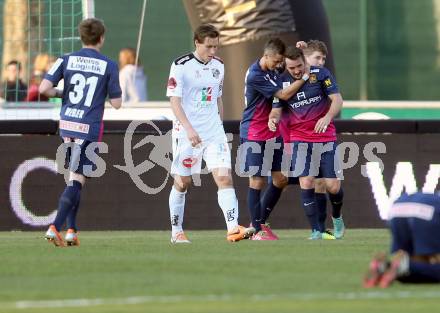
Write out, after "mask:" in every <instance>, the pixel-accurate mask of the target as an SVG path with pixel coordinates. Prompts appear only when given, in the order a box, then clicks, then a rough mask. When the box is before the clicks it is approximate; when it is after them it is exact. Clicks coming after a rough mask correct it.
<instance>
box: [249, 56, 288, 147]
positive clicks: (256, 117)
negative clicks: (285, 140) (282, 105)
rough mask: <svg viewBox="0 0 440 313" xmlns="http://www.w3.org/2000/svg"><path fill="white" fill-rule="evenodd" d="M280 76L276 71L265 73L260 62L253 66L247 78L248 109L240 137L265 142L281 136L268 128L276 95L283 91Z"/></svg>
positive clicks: (276, 103) (276, 104) (277, 105)
mask: <svg viewBox="0 0 440 313" xmlns="http://www.w3.org/2000/svg"><path fill="white" fill-rule="evenodd" d="M281 89H282V87H281V82H280V81H279V75H278V73H277V72H275V71H264V70H263V69H262V68H261V66H260V63H259V61H257V62H255V63H254V64H252V65H251V66H250V67H249V69H248V72H247V73H246V78H245V101H246V103H245V104H246V107H245V109H244V111H243V118H242V120H241V123H240V137H241V138H243V139H248V140H256V141H265V140H268V139H271V138H274V137H278V136H279V132H278V131H277V132H272V131H270V130H269V128H268V127H267V122H268V121H269V113H270V111H271V110H272V106H273V107H279V103H278V102H275V103H274V101H273V100H274V95H275V93H276V92H277V91H278V90H281Z"/></svg>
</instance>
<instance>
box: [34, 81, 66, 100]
mask: <svg viewBox="0 0 440 313" xmlns="http://www.w3.org/2000/svg"><path fill="white" fill-rule="evenodd" d="M38 92H39V93H40V94H42V95H44V96H46V97H48V98H61V97H62V96H63V91H62V90H59V89H56V88H55V87H54V86H53V83H52V82H51V81H50V80H48V79H43V80H42V82H41V83H40V86H39V87H38Z"/></svg>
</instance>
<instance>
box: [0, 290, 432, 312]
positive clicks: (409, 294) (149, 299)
mask: <svg viewBox="0 0 440 313" xmlns="http://www.w3.org/2000/svg"><path fill="white" fill-rule="evenodd" d="M432 298H440V290H436V291H423V292H417V291H396V292H390V291H365V292H340V293H296V294H295V293H294V294H273V295H251V296H236V295H228V294H225V295H204V296H185V295H174V296H139V297H126V298H96V299H63V300H38V301H17V302H15V303H10V302H9V303H1V302H0V306H1V307H3V308H4V307H8V308H15V309H36V308H67V307H91V306H102V305H131V304H143V303H153V302H159V303H179V302H190V301H193V302H214V301H231V300H240V301H246V300H247V301H252V302H262V301H270V300H283V299H284V300H286V299H287V300H299V301H313V300H330V299H333V300H335V299H336V300H346V301H352V300H368V299H378V300H388V299H432Z"/></svg>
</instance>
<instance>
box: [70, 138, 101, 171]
mask: <svg viewBox="0 0 440 313" xmlns="http://www.w3.org/2000/svg"><path fill="white" fill-rule="evenodd" d="M91 143H92V142H91V141H88V140H83V139H75V138H64V142H63V144H64V145H66V148H67V150H66V158H65V168H68V169H69V171H71V172H74V173H77V174H81V175H83V176H85V177H87V178H90V177H92V176H93V175H92V174H91V173H92V172H94V171H96V169H97V165H96V159H97V154H98V148H95V149H92V148H89V151H88V153H86V150H87V147H88V146H89V145H90V144H91Z"/></svg>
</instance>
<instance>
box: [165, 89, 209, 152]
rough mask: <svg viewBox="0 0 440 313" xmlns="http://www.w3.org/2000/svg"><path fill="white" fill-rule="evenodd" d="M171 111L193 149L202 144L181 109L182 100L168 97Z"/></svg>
mask: <svg viewBox="0 0 440 313" xmlns="http://www.w3.org/2000/svg"><path fill="white" fill-rule="evenodd" d="M170 103H171V110H172V111H173V113H174V116H176V118H177V120H178V121H179V122H180V123H181V124H182V126H183V128H185V131H186V135H187V137H188V139H189V141H190V142H191V145H192V146H193V147H195V146H197V145H198V144H199V143H201V142H202V139H201V138H200V136H199V134H198V133H197V132H196V131H195V129H194V128H193V127H192V125H191V123H190V122H189V120H188V117H187V116H186V114H185V111H184V110H183V108H182V98H180V97H170Z"/></svg>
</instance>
